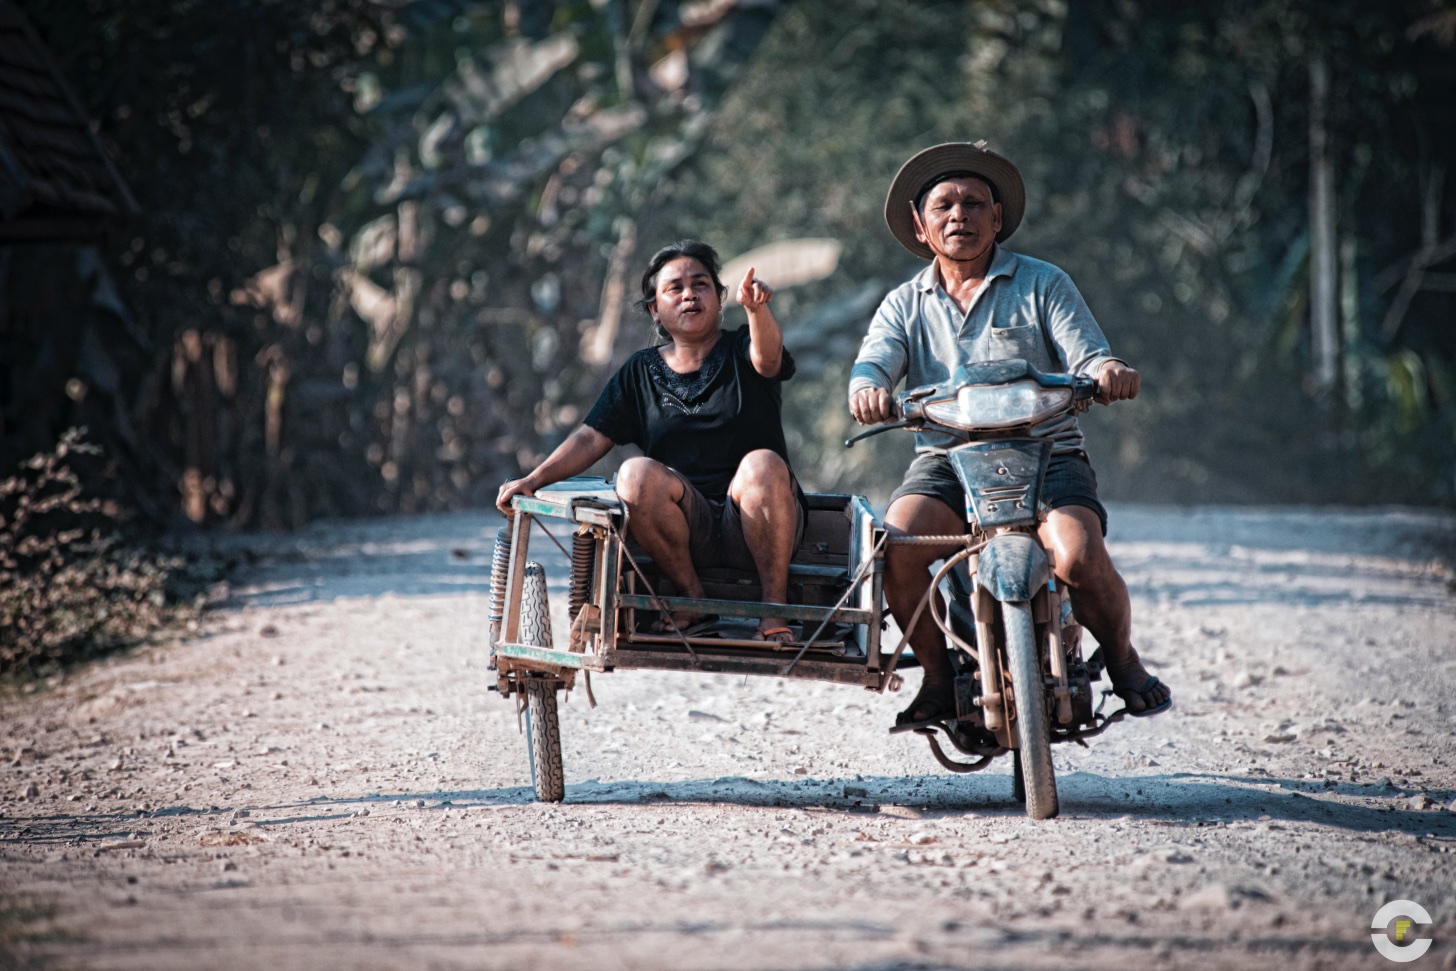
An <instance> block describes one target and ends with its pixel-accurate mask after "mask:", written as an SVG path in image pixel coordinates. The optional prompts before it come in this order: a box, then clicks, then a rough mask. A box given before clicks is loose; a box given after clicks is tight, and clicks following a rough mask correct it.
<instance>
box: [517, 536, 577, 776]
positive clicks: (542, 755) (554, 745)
mask: <svg viewBox="0 0 1456 971" xmlns="http://www.w3.org/2000/svg"><path fill="white" fill-rule="evenodd" d="M523 579H524V581H525V582H524V584H523V586H522V589H521V621H520V642H521V643H522V644H534V645H535V646H537V647H550V646H551V607H550V604H549V603H548V602H547V599H546V571H545V569H544V568H543V567H542V566H541V564H539V563H527V564H526V575H525V577H524V578H523ZM557 685H558V682H556V681H552V680H550V679H548V678H534V677H528V678H525V679H524V686H523V688H522V690H523V691H525V694H526V752H527V757H528V758H529V759H530V762H531V785H532V786H534V787H535V789H536V798H537V799H538V800H539V801H541V802H560V801H561V800H563V799H565V798H566V773H565V771H564V769H563V768H562V764H561V762H562V760H561V720H560V718H559V717H558V716H557V714H556V689H557Z"/></svg>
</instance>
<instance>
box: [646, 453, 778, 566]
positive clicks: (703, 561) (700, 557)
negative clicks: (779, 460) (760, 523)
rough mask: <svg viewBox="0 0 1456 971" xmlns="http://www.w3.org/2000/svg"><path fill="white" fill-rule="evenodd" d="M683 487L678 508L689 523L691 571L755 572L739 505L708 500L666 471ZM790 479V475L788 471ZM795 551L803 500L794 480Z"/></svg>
mask: <svg viewBox="0 0 1456 971" xmlns="http://www.w3.org/2000/svg"><path fill="white" fill-rule="evenodd" d="M668 471H669V472H671V473H672V474H673V475H675V476H677V477H678V479H679V480H680V481H681V482H682V484H683V497H682V501H681V502H680V503H678V505H679V506H680V507H681V508H682V511H683V515H684V516H686V517H687V521H688V537H689V538H688V550H689V552H690V553H691V554H692V558H693V568H694V569H697V570H706V569H709V568H711V567H718V566H724V567H729V568H731V569H734V570H756V569H757V566H756V565H755V564H754V562H753V551H752V550H750V549H749V548H748V540H747V539H745V538H744V536H743V514H742V512H741V511H740V510H739V508H738V503H736V502H734V501H733V500H732V499H730V498H728V497H726V496H725V497H724V498H722V499H709V498H708V497H707V496H705V495H703V494H702V493H701V492H699V491H698V489H697V487H696V486H694V485H693V484H692V483H691V482H689V481H688V479H687V476H685V475H683V474H682V473H681V472H679V471H678V470H677V469H674V468H671V467H670V466H669V467H668ZM789 474H790V476H792V475H793V472H792V471H791V472H790V473H789ZM794 495H795V496H796V497H798V500H799V501H798V502H795V503H794V514H795V515H796V516H797V517H798V519H797V521H796V522H795V524H794V549H798V548H799V541H800V540H802V539H803V538H804V520H805V512H804V499H803V492H802V491H801V490H800V489H799V482H798V479H797V478H795V479H794Z"/></svg>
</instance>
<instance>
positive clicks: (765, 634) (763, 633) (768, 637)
mask: <svg viewBox="0 0 1456 971" xmlns="http://www.w3.org/2000/svg"><path fill="white" fill-rule="evenodd" d="M784 634H787V635H788V636H787V637H784V636H782V635H784ZM753 639H754V640H756V641H773V642H775V643H777V644H792V643H793V642H794V630H793V628H792V627H760V628H759V629H758V630H757V631H755V632H754V635H753Z"/></svg>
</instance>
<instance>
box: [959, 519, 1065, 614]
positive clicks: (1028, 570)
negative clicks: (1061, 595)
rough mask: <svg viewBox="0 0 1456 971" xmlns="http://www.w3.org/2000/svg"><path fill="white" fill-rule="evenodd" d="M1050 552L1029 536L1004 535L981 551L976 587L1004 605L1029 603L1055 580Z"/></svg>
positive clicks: (1019, 534)
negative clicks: (1009, 602)
mask: <svg viewBox="0 0 1456 971" xmlns="http://www.w3.org/2000/svg"><path fill="white" fill-rule="evenodd" d="M1051 575H1052V571H1051V563H1050V562H1049V561H1048V560H1047V555H1046V550H1044V549H1042V546H1041V544H1040V543H1039V542H1037V541H1036V539H1035V538H1034V537H1032V536H1028V535H1026V534H1025V533H1002V534H1001V535H1000V536H996V537H994V538H992V540H991V541H990V542H989V543H987V544H986V546H985V548H984V549H983V550H981V561H980V566H979V567H978V568H977V570H976V586H978V587H985V588H986V592H987V593H989V594H990V595H991V596H993V597H995V598H996V599H997V600H1000V601H1003V602H1005V601H1012V602H1017V601H1027V600H1030V599H1031V598H1032V597H1034V596H1035V595H1036V593H1037V591H1038V590H1040V589H1041V588H1042V587H1044V586H1046V583H1047V581H1048V580H1050V579H1051Z"/></svg>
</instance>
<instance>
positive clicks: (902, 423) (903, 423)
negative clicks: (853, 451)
mask: <svg viewBox="0 0 1456 971" xmlns="http://www.w3.org/2000/svg"><path fill="white" fill-rule="evenodd" d="M920 427H921V426H920V425H919V424H918V423H917V422H915V421H914V420H912V419H909V418H902V419H900V420H899V421H892V422H890V423H889V424H885V425H876V426H875V427H874V428H871V429H870V430H869V431H866V432H860V433H859V434H858V435H855V436H854V437H853V438H846V439H845V440H844V447H845V448H854V443H855V442H859V441H863V440H864V439H866V438H870V437H872V436H874V435H878V434H879V433H880V432H888V431H891V430H892V429H896V428H915V429H917V430H918V429H919V428H920Z"/></svg>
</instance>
